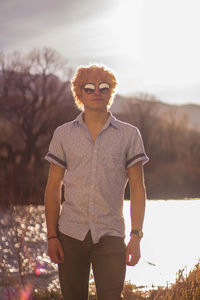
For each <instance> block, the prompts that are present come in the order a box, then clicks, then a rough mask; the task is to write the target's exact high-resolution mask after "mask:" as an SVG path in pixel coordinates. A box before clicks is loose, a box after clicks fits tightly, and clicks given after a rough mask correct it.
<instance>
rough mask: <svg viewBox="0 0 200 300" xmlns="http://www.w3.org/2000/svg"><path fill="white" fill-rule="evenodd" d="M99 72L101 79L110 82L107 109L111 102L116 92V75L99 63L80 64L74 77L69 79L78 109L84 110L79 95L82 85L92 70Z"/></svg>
mask: <svg viewBox="0 0 200 300" xmlns="http://www.w3.org/2000/svg"><path fill="white" fill-rule="evenodd" d="M97 71H98V72H101V74H102V77H103V78H102V79H103V80H105V81H106V82H107V83H109V84H110V87H111V96H110V99H109V102H108V105H107V109H109V108H110V107H111V105H112V103H113V99H114V96H115V93H116V86H117V81H116V75H114V73H113V71H111V70H110V69H108V68H107V67H106V66H104V65H102V64H101V65H100V64H92V65H87V66H80V67H79V68H78V69H77V71H76V73H75V75H74V77H73V78H72V80H71V90H72V93H73V96H74V100H75V104H76V106H77V107H78V108H79V109H80V110H82V111H83V110H84V105H83V103H82V102H81V99H80V96H81V92H82V88H83V86H84V85H85V84H86V83H87V78H88V76H89V75H90V74H91V73H92V72H97Z"/></svg>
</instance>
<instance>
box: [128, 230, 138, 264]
mask: <svg viewBox="0 0 200 300" xmlns="http://www.w3.org/2000/svg"><path fill="white" fill-rule="evenodd" d="M140 256H141V255H140V239H139V238H138V236H137V235H135V234H133V235H131V239H130V241H129V243H128V245H127V247H126V264H127V265H128V266H135V265H136V264H137V263H138V261H139V259H140Z"/></svg>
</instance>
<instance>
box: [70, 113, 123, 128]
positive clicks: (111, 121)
mask: <svg viewBox="0 0 200 300" xmlns="http://www.w3.org/2000/svg"><path fill="white" fill-rule="evenodd" d="M83 114H84V112H83V111H82V112H81V113H80V114H79V115H78V116H77V117H76V119H75V120H74V121H73V124H74V125H83V124H85V123H84V121H83ZM109 114H110V115H109V117H108V120H107V122H106V123H107V124H108V125H109V124H111V125H113V126H114V127H116V128H117V129H118V128H119V124H118V121H117V119H116V118H115V117H114V116H113V114H112V113H111V112H110V111H109Z"/></svg>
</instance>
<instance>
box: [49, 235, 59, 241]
mask: <svg viewBox="0 0 200 300" xmlns="http://www.w3.org/2000/svg"><path fill="white" fill-rule="evenodd" d="M57 238H58V236H57V234H52V235H49V236H47V240H48V241H49V240H51V239H57Z"/></svg>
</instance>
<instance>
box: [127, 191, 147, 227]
mask: <svg viewBox="0 0 200 300" xmlns="http://www.w3.org/2000/svg"><path fill="white" fill-rule="evenodd" d="M130 200H131V205H130V215H131V225H132V229H142V227H143V221H144V214H145V204H146V191H145V187H144V186H140V187H134V188H130Z"/></svg>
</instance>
